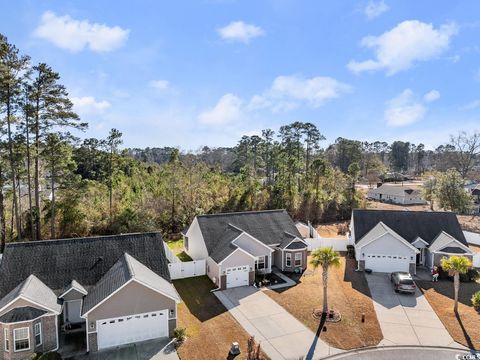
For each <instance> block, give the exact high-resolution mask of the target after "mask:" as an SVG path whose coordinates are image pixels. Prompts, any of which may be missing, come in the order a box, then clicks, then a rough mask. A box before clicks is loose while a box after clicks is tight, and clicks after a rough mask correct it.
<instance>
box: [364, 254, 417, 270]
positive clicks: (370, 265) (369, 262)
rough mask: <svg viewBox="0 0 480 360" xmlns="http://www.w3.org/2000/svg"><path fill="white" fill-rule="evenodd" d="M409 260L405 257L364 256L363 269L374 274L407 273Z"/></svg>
mask: <svg viewBox="0 0 480 360" xmlns="http://www.w3.org/2000/svg"><path fill="white" fill-rule="evenodd" d="M409 264H410V259H409V258H407V257H406V256H393V255H377V254H365V269H372V271H376V272H387V273H390V272H394V271H406V272H408V271H409Z"/></svg>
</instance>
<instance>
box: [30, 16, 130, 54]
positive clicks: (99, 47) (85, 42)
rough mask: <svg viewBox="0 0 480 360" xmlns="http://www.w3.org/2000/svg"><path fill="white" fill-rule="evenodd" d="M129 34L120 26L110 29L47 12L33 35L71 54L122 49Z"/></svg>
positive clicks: (105, 26) (102, 25)
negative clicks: (86, 49) (84, 51)
mask: <svg viewBox="0 0 480 360" xmlns="http://www.w3.org/2000/svg"><path fill="white" fill-rule="evenodd" d="M129 32H130V30H127V29H122V28H121V27H119V26H113V27H109V26H107V25H104V24H98V23H91V22H89V21H88V20H75V19H72V18H71V17H70V16H69V15H65V16H57V15H56V14H55V13H54V12H52V11H46V12H44V13H43V15H42V17H41V20H40V25H39V26H38V27H37V28H36V29H35V30H34V32H33V35H34V36H35V37H37V38H40V39H44V40H47V41H50V42H51V43H53V44H54V45H55V46H57V47H59V48H62V49H66V50H69V51H71V52H79V51H82V50H84V49H85V48H87V47H88V48H89V49H90V50H92V51H95V52H107V51H112V50H115V49H117V48H119V47H121V46H122V45H123V44H124V43H125V42H126V41H127V38H128V34H129Z"/></svg>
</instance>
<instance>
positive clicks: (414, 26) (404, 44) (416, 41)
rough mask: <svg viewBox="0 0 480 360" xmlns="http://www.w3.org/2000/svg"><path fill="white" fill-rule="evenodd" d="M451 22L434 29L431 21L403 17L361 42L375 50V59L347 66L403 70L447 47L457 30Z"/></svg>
mask: <svg viewBox="0 0 480 360" xmlns="http://www.w3.org/2000/svg"><path fill="white" fill-rule="evenodd" d="M457 31H458V30H457V26H456V25H455V24H444V25H442V26H440V27H439V28H438V29H434V28H433V26H432V24H426V23H423V22H421V21H418V20H407V21H404V22H402V23H400V24H398V25H397V26H396V27H394V28H393V29H391V30H389V31H387V32H385V33H383V34H382V35H380V36H367V37H364V38H363V39H362V41H361V45H362V46H363V47H366V48H371V49H373V50H374V52H375V59H370V60H366V61H361V62H357V61H355V60H351V61H350V62H349V63H348V65H347V66H348V68H349V69H350V70H351V71H353V72H355V73H359V72H362V71H369V70H370V71H373V70H386V71H387V74H388V75H392V74H395V73H397V72H399V71H402V70H407V69H409V68H410V67H412V66H413V65H414V64H415V63H416V62H419V61H427V60H430V59H433V58H435V57H437V56H439V55H440V54H441V53H442V52H444V51H445V50H447V49H448V47H449V44H450V40H451V38H452V37H453V36H454V35H455V34H456V33H457Z"/></svg>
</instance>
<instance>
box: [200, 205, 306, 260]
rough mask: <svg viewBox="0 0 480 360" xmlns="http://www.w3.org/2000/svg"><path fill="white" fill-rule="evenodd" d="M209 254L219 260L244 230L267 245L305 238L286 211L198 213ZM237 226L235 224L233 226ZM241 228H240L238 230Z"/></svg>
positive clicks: (232, 249) (232, 248)
mask: <svg viewBox="0 0 480 360" xmlns="http://www.w3.org/2000/svg"><path fill="white" fill-rule="evenodd" d="M197 220H198V223H199V225H200V229H201V231H202V235H203V239H204V240H205V245H206V247H207V250H208V253H209V255H210V256H211V257H212V259H213V260H215V261H216V262H219V261H221V260H223V259H224V258H225V257H227V256H228V255H230V254H231V253H232V252H233V251H234V250H235V249H236V247H235V246H233V245H231V244H230V242H231V241H232V240H233V239H234V238H235V237H236V236H238V235H239V234H240V233H241V232H239V230H242V231H245V232H246V233H248V234H250V235H252V236H253V237H255V238H256V239H258V240H260V241H261V242H263V243H264V244H266V245H273V244H282V243H284V242H285V241H286V240H287V239H290V240H289V241H288V242H285V244H284V246H286V245H287V244H288V243H289V242H290V241H291V239H292V236H293V237H299V238H302V235H301V234H300V233H299V231H298V229H297V227H296V226H295V223H294V222H293V220H292V218H291V217H290V216H289V215H288V213H287V212H286V211H285V210H266V211H247V212H237V213H225V214H215V215H200V216H197ZM231 225H233V226H231ZM235 228H237V229H235Z"/></svg>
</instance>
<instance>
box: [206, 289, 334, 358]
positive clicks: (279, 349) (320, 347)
mask: <svg viewBox="0 0 480 360" xmlns="http://www.w3.org/2000/svg"><path fill="white" fill-rule="evenodd" d="M215 295H216V296H217V297H218V298H219V299H220V301H221V302H222V303H223V304H224V305H225V307H226V308H227V309H228V310H229V312H230V313H231V314H232V316H233V317H234V318H235V319H236V320H237V321H238V322H239V323H240V324H241V325H242V326H243V328H244V329H245V331H246V332H247V333H249V334H251V335H253V336H255V339H256V340H257V341H259V342H260V345H261V347H262V349H263V351H265V353H266V354H267V355H268V356H269V357H270V359H271V360H286V359H295V360H298V359H300V358H304V359H307V360H311V359H320V358H323V357H325V356H328V355H332V354H336V353H338V352H341V351H342V350H339V349H336V348H333V347H331V346H329V345H328V344H326V343H325V342H323V341H322V340H321V339H318V338H317V337H316V336H315V334H314V333H313V332H312V331H311V330H310V329H308V328H307V327H306V326H305V325H303V324H302V323H301V322H300V321H298V320H297V319H296V318H295V317H293V316H292V315H291V314H290V313H288V312H287V311H286V310H285V309H284V308H283V307H282V306H280V305H279V304H277V303H276V302H275V301H274V300H273V299H272V298H270V297H269V296H268V295H265V294H264V293H263V292H262V291H260V290H257V289H255V288H253V287H245V286H244V287H238V288H233V289H228V290H223V291H218V292H215Z"/></svg>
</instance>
